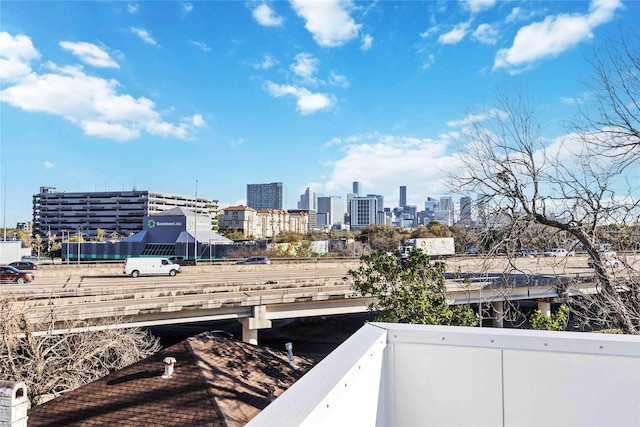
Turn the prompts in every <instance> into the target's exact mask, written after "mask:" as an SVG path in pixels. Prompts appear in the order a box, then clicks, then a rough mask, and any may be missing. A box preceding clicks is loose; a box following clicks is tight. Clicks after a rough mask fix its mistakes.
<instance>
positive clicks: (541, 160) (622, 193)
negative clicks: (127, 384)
mask: <svg viewBox="0 0 640 427" xmlns="http://www.w3.org/2000/svg"><path fill="white" fill-rule="evenodd" d="M528 99H529V98H528V97H527V96H524V95H522V94H519V93H514V94H509V95H506V94H504V93H499V94H498V103H497V107H496V108H495V109H493V110H491V112H490V113H489V114H484V115H481V114H477V115H470V116H469V120H468V127H467V129H466V134H467V136H468V141H467V144H466V146H465V147H464V148H463V149H462V150H461V151H460V154H459V160H460V162H461V164H462V167H459V168H458V169H457V170H458V171H460V170H464V172H463V173H462V174H459V173H456V174H451V176H450V177H449V181H450V183H451V184H452V191H454V192H455V193H457V194H473V193H475V194H479V195H481V196H480V197H479V200H478V203H479V204H481V205H482V206H483V207H484V209H486V210H487V223H486V227H485V232H486V233H487V234H491V235H492V237H493V239H494V242H493V247H492V249H493V250H498V249H500V250H502V251H503V252H505V253H506V254H510V253H511V251H512V250H515V249H517V248H518V245H519V244H520V242H521V241H522V240H523V238H524V237H525V236H526V234H527V233H528V232H529V230H531V229H532V227H538V228H540V227H543V228H544V229H545V230H547V231H549V230H551V231H553V235H555V236H554V237H556V238H557V239H558V240H560V241H562V240H564V241H565V242H567V244H570V245H572V246H574V247H577V246H580V247H581V248H583V249H584V250H585V251H586V252H587V254H588V255H589V256H590V257H591V258H592V259H593V260H594V261H595V267H594V270H595V276H596V278H597V282H598V285H599V287H600V290H601V292H600V293H599V294H598V296H597V297H594V298H587V299H588V300H589V302H588V303H585V304H583V305H582V306H580V307H579V310H578V311H579V312H580V313H581V314H583V315H584V317H583V319H584V320H585V322H589V321H591V322H592V321H594V320H596V319H597V321H598V322H599V323H600V325H606V326H609V327H616V328H620V329H622V330H623V331H624V332H625V333H633V334H637V333H640V299H639V294H638V285H637V283H638V282H637V280H636V279H635V278H634V277H630V276H629V274H626V275H623V274H613V273H612V270H611V269H610V268H608V266H607V265H606V260H605V259H604V257H603V256H602V253H601V251H599V248H600V247H599V244H600V243H601V242H600V240H599V229H600V227H601V226H603V225H607V224H612V223H615V224H620V223H623V224H624V223H629V222H633V221H636V219H637V218H638V214H639V213H640V208H639V204H638V201H637V200H634V199H633V198H632V197H631V194H632V191H633V190H634V189H633V188H631V187H630V186H629V185H628V183H626V182H625V180H624V179H623V178H624V176H623V174H622V173H621V172H622V169H621V168H619V167H617V164H616V163H615V159H613V158H611V157H608V156H603V155H594V153H595V151H594V147H595V146H598V144H600V143H601V142H602V140H598V141H591V140H590V139H589V138H588V137H585V136H584V135H582V134H580V135H577V134H568V135H566V136H565V137H563V138H561V139H558V140H554V141H548V140H546V139H544V137H543V133H542V127H541V125H540V123H539V121H538V120H537V119H536V110H535V108H533V107H532V106H531V104H530V103H529V102H528ZM636 106H637V104H636ZM636 112H637V107H636ZM568 249H571V247H568ZM510 266H511V268H516V266H515V264H514V263H510ZM596 308H597V310H596V311H595V312H594V309H596Z"/></svg>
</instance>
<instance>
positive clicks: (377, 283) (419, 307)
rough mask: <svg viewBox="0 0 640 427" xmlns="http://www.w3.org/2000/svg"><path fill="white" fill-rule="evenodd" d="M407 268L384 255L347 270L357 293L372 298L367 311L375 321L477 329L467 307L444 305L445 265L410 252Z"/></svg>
mask: <svg viewBox="0 0 640 427" xmlns="http://www.w3.org/2000/svg"><path fill="white" fill-rule="evenodd" d="M409 255H410V257H409V261H408V262H407V263H406V264H403V263H402V262H400V253H399V252H397V251H395V252H394V253H393V254H389V253H387V252H385V251H378V252H374V253H373V254H371V255H365V256H362V258H361V259H360V266H359V267H358V269H356V270H349V273H348V275H349V277H350V278H351V280H352V285H353V288H354V289H355V290H356V292H357V293H358V294H359V295H361V296H365V297H373V302H372V303H371V304H370V305H369V310H370V311H372V312H375V313H377V320H379V321H387V322H400V323H415V324H425V325H456V326H476V325H478V324H479V323H480V318H479V317H478V316H477V315H476V314H475V313H474V312H473V310H472V309H471V307H469V306H468V305H457V306H450V305H449V304H448V303H447V296H446V282H445V278H444V272H445V264H444V263H442V262H436V263H431V261H430V259H429V257H428V256H427V255H425V254H424V253H423V252H422V251H420V250H415V249H414V250H412V251H411V253H410V254H409Z"/></svg>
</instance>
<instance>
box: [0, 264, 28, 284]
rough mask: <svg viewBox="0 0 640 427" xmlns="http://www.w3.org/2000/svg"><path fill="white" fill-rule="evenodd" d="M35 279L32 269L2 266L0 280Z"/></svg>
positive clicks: (16, 281) (18, 281) (21, 282)
mask: <svg viewBox="0 0 640 427" xmlns="http://www.w3.org/2000/svg"><path fill="white" fill-rule="evenodd" d="M33 279H34V276H33V273H32V272H30V271H22V270H18V269H17V268H15V267H13V266H11V265H3V266H0V282H2V283H19V284H23V283H27V282H32V281H33Z"/></svg>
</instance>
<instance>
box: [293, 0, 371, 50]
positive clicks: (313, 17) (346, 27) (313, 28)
mask: <svg viewBox="0 0 640 427" xmlns="http://www.w3.org/2000/svg"><path fill="white" fill-rule="evenodd" d="M290 1H291V5H292V7H293V9H294V10H295V11H296V13H297V14H298V16H300V17H302V18H303V19H305V20H306V24H305V28H306V29H307V30H308V31H309V32H310V33H311V34H312V35H313V39H314V40H315V41H316V43H318V44H319V45H320V46H325V47H336V46H341V45H343V44H344V43H346V42H348V41H350V40H353V39H355V38H356V37H358V32H359V31H360V28H361V27H362V25H361V24H356V23H355V21H354V20H353V18H351V16H350V15H349V9H350V8H351V1H349V0H325V1H317V0H290Z"/></svg>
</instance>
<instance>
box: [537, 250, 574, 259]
mask: <svg viewBox="0 0 640 427" xmlns="http://www.w3.org/2000/svg"><path fill="white" fill-rule="evenodd" d="M574 255H575V252H573V251H567V250H566V249H564V248H553V249H549V250H548V251H545V252H544V256H546V257H567V256H574Z"/></svg>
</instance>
